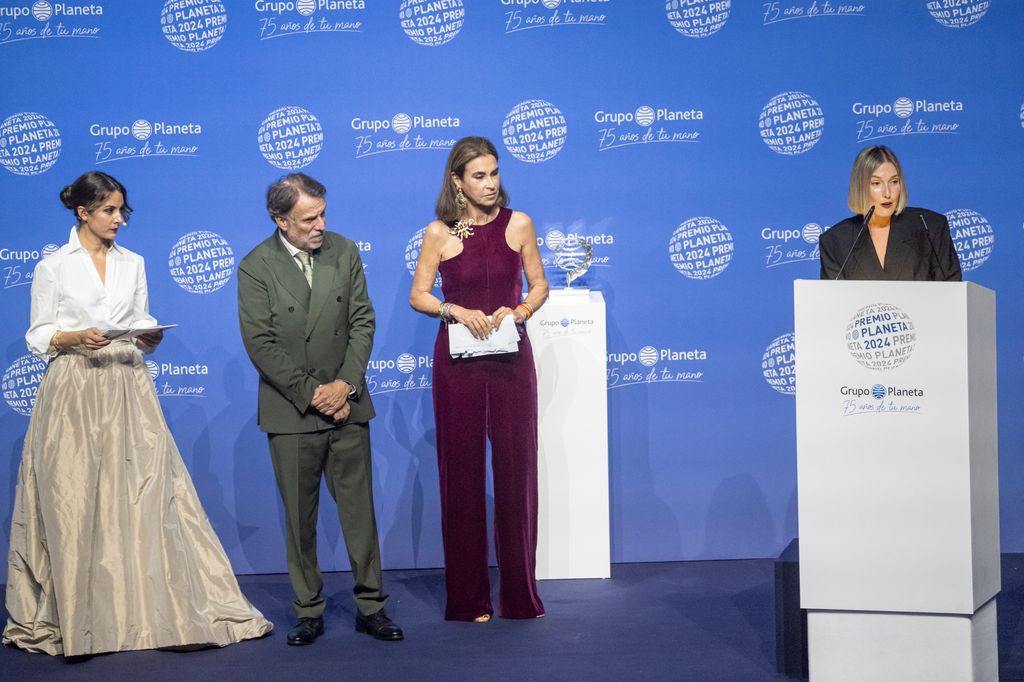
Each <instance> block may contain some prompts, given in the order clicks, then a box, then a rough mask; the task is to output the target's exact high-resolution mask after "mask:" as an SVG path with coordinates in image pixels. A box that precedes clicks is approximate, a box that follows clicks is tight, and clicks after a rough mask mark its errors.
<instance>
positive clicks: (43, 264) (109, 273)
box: [25, 227, 156, 359]
mask: <svg viewBox="0 0 1024 682" xmlns="http://www.w3.org/2000/svg"><path fill="white" fill-rule="evenodd" d="M155 324H156V319H154V318H153V317H152V316H151V315H150V314H149V292H148V290H147V288H146V268H145V263H144V261H143V259H142V256H140V255H138V254H137V253H133V252H131V251H129V250H128V249H126V248H124V247H123V246H119V245H117V244H116V243H114V244H112V245H111V247H110V250H109V251H107V266H106V282H105V283H104V282H103V281H101V280H100V276H99V273H98V272H97V271H96V266H95V265H93V263H92V258H91V257H90V256H89V253H88V252H87V251H86V250H85V248H83V247H82V244H81V242H79V241H78V228H77V227H72V228H71V237H70V238H69V239H68V243H67V244H65V245H64V246H62V247H60V249H58V250H57V251H56V252H55V253H53V254H51V255H49V256H47V257H45V258H43V259H42V260H41V261H39V262H38V263H37V264H36V267H35V272H34V274H33V275H32V313H31V323H30V325H29V328H28V331H27V332H26V333H25V343H26V344H28V349H29V350H30V351H31V352H32V353H34V354H35V355H37V356H39V357H40V358H43V359H46V358H48V357H50V356H49V355H47V350H49V347H50V339H51V338H52V337H53V334H54V332H56V331H57V330H58V329H59V330H61V331H79V330H81V329H88V328H89V327H96V328H97V329H100V330H103V329H128V328H139V327H151V326H154V325H155ZM143 347H144V346H143ZM146 350H149V349H146Z"/></svg>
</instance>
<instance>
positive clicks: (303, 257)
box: [295, 251, 313, 289]
mask: <svg viewBox="0 0 1024 682" xmlns="http://www.w3.org/2000/svg"><path fill="white" fill-rule="evenodd" d="M295 257H296V258H298V259H299V264H301V265H302V276H303V277H305V278H306V284H308V285H309V288H310V289H312V288H313V264H312V262H311V261H310V259H309V253H308V252H307V251H299V252H298V253H297V254H295Z"/></svg>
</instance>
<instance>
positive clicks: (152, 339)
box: [139, 329, 164, 348]
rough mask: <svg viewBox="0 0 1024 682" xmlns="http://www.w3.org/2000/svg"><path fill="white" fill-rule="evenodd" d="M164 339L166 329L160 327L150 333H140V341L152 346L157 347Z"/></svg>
mask: <svg viewBox="0 0 1024 682" xmlns="http://www.w3.org/2000/svg"><path fill="white" fill-rule="evenodd" d="M163 340H164V330H163V329H158V330H156V331H155V332H150V333H148V334H139V341H141V342H142V343H144V344H146V345H147V346H149V347H150V348H156V347H157V346H159V345H160V342H161V341H163Z"/></svg>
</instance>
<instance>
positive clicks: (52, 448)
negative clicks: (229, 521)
mask: <svg viewBox="0 0 1024 682" xmlns="http://www.w3.org/2000/svg"><path fill="white" fill-rule="evenodd" d="M7 611H8V614H9V617H8V620H7V626H6V627H5V628H4V634H3V642H4V643H5V644H13V645H15V646H17V647H20V648H22V649H27V650H29V651H38V652H45V653H48V654H64V655H66V656H77V655H82V654H93V653H100V652H105V651H126V650H132V649H153V648H158V647H177V646H188V645H204V644H205V645H217V646H224V645H226V644H231V643H232V642H238V641H240V640H243V639H250V638H254V637H261V636H262V635H264V634H266V633H268V632H269V631H270V630H271V628H272V627H273V626H272V625H271V624H270V622H269V621H267V619H265V618H264V617H263V615H262V614H261V613H260V612H259V611H257V610H256V609H255V608H254V607H253V606H252V604H250V603H249V602H248V600H246V598H245V597H244V596H243V595H242V593H241V591H240V590H239V588H238V582H237V581H236V580H235V576H234V574H233V573H232V571H231V564H230V563H229V562H228V558H227V556H226V555H225V553H224V549H223V547H221V544H220V541H219V540H218V539H217V536H216V535H215V534H214V532H213V528H212V527H211V526H210V522H209V520H208V519H207V518H206V514H205V513H204V512H203V508H202V506H201V505H200V503H199V498H198V496H197V495H196V491H195V487H194V486H193V485H192V479H191V477H190V476H189V474H188V471H187V470H186V469H185V465H184V463H183V462H182V460H181V455H180V454H179V453H178V449H177V447H176V446H175V444H174V440H173V438H172V437H171V434H170V432H169V431H168V429H167V423H166V422H165V421H164V417H163V412H162V411H161V409H160V403H159V401H158V400H157V397H156V391H155V390H154V386H153V380H152V379H151V378H150V375H149V372H148V371H147V369H146V365H145V362H144V361H143V359H142V355H141V354H140V353H139V351H138V349H136V347H135V346H134V345H132V344H130V343H126V342H115V343H112V344H111V345H110V346H107V347H106V348H104V349H102V350H100V351H83V352H81V353H68V354H64V355H60V356H58V357H57V358H55V359H54V360H53V361H52V362H51V363H50V366H49V367H48V368H47V370H46V374H45V375H44V377H43V380H42V382H41V384H40V386H39V392H38V394H37V396H36V404H35V409H34V410H33V412H32V418H31V420H30V421H29V427H28V433H27V434H26V436H25V447H24V450H23V452H22V459H21V468H20V470H19V473H18V486H17V491H16V492H15V500H14V514H13V518H12V522H11V542H10V555H9V558H8V574H7Z"/></svg>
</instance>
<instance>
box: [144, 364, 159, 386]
mask: <svg viewBox="0 0 1024 682" xmlns="http://www.w3.org/2000/svg"><path fill="white" fill-rule="evenodd" d="M146 371H147V372H149V377H150V378H151V379H152V380H153V381H156V380H157V377H159V376H160V365H158V364H156V363H155V362H153V361H152V360H146Z"/></svg>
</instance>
